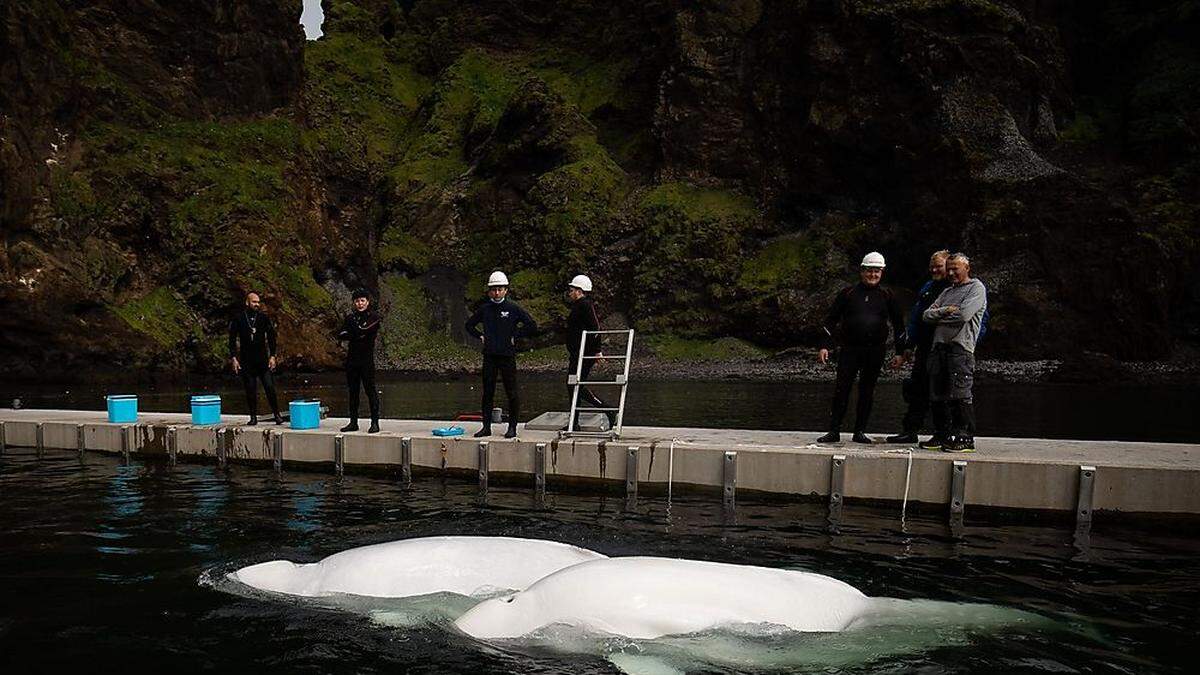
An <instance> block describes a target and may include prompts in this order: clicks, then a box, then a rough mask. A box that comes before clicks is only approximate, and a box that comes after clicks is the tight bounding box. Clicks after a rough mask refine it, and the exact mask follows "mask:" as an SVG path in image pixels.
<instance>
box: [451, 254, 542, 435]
mask: <svg viewBox="0 0 1200 675" xmlns="http://www.w3.org/2000/svg"><path fill="white" fill-rule="evenodd" d="M487 294H488V298H487V300H485V301H484V302H482V303H480V304H479V306H478V307H477V308H476V309H475V312H474V313H472V314H471V317H470V318H469V319H467V322H466V324H465V326H464V327H465V328H466V330H467V332H468V333H470V334H471V335H473V336H474V337H475V338H477V339H478V340H479V341H480V342H482V343H483V404H482V408H483V428H482V429H480V430H479V431H478V432H476V434H475V438H483V437H485V436H491V435H492V403H493V402H494V401H495V398H496V375H497V374H499V375H500V377H502V378H504V392H505V393H506V394H508V431H507V432H505V434H504V437H505V438H514V437H516V435H517V416H518V415H519V414H520V413H521V398H520V394H519V393H518V391H517V347H516V339H517V338H519V337H529V336H532V335H534V334H536V333H537V324H536V323H535V322H534V320H533V317H531V316H529V313H528V312H526V311H525V310H524V309H522V308H521V306H520V305H518V304H517V303H515V302H513V301H512V300H509V299H508V277H507V276H506V275H505V274H504V272H499V271H497V272H492V275H491V276H490V277H488V289H487ZM480 324H483V331H482V332H480V330H479V325H480Z"/></svg>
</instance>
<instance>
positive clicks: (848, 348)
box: [824, 283, 904, 433]
mask: <svg viewBox="0 0 1200 675" xmlns="http://www.w3.org/2000/svg"><path fill="white" fill-rule="evenodd" d="M889 322H890V323H891V324H892V330H893V331H894V332H895V346H896V353H900V352H902V351H903V350H904V319H903V312H902V311H901V309H900V304H899V303H898V302H897V301H896V298H895V296H893V295H892V292H891V291H890V290H888V289H887V288H884V287H883V286H881V285H875V286H867V285H866V284H863V283H857V284H855V285H853V286H849V287H847V288H846V289H845V290H843V291H842V292H841V293H838V296H837V298H836V299H835V300H834V301H833V306H832V307H831V308H830V309H829V314H828V315H826V317H825V324H824V327H825V334H826V336H827V340H826V347H832V346H833V345H834V344H835V342H836V344H837V345H839V346H840V350H839V351H838V356H837V384H836V386H835V387H834V391H833V412H832V414H831V415H830V422H829V430H830V431H839V430H841V427H842V419H843V418H845V416H846V409H847V407H849V405H850V388H851V387H852V386H853V385H854V378H855V377H856V376H857V377H858V409H857V410H856V414H855V418H854V431H855V433H864V432H866V429H867V422H868V420H869V419H870V417H871V404H872V403H873V402H874V397H875V382H876V381H877V380H878V379H879V371H880V370H882V369H883V359H884V352H885V350H886V345H887V336H888V323H889ZM835 336H836V339H835Z"/></svg>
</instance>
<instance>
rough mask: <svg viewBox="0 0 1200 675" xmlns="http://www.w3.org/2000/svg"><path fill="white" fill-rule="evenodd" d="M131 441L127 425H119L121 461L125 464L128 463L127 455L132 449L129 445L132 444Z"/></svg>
mask: <svg viewBox="0 0 1200 675" xmlns="http://www.w3.org/2000/svg"><path fill="white" fill-rule="evenodd" d="M131 441H132V439H131V438H130V433H129V425H128V424H123V425H121V461H122V462H124V463H125V464H128V463H129V455H130V453H131V452H132V451H133V449H132V447H130V446H132V445H133V443H132V442H131Z"/></svg>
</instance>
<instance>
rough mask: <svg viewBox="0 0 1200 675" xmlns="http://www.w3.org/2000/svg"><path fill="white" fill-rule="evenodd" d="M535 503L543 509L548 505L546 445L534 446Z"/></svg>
mask: <svg viewBox="0 0 1200 675" xmlns="http://www.w3.org/2000/svg"><path fill="white" fill-rule="evenodd" d="M533 503H534V504H535V505H536V506H537V507H538V508H542V507H544V506H545V505H546V444H545V443H538V444H537V445H535V446H533Z"/></svg>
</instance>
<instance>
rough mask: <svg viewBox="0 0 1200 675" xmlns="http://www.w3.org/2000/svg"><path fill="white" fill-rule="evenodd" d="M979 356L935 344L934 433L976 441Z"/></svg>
mask: <svg viewBox="0 0 1200 675" xmlns="http://www.w3.org/2000/svg"><path fill="white" fill-rule="evenodd" d="M974 384H975V355H974V354H972V353H971V352H968V351H967V350H965V349H963V348H962V347H961V346H959V345H956V344H940V345H934V347H933V350H932V351H931V352H930V355H929V397H930V399H932V401H933V425H934V434H935V435H936V436H938V437H939V438H942V439H948V438H951V437H954V438H961V439H973V438H975V399H974V398H973V394H972V388H973V387H974Z"/></svg>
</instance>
